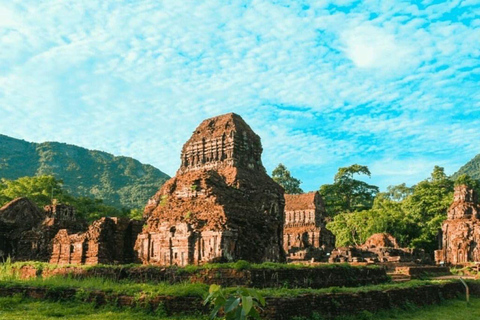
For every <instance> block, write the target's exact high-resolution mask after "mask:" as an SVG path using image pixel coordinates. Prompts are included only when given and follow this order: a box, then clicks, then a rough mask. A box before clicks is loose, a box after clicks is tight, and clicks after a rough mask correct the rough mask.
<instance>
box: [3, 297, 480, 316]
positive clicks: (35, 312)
mask: <svg viewBox="0 0 480 320" xmlns="http://www.w3.org/2000/svg"><path fill="white" fill-rule="evenodd" d="M4 319H28V320H45V319H71V320H153V319H155V320H160V319H182V320H193V319H203V320H206V319H207V317H206V316H201V315H197V316H188V317H170V318H167V317H166V316H165V315H163V314H162V312H161V311H159V312H157V313H156V314H152V313H148V312H146V311H143V310H136V309H118V308H114V307H100V308H96V307H95V306H93V305H92V304H88V303H78V302H46V301H36V300H30V299H23V298H21V297H11V298H0V320H4ZM301 319H304V318H301ZM311 319H312V320H320V319H322V318H321V317H312V318H311ZM339 319H341V320H389V319H397V320H403V319H405V320H406V319H409V320H474V319H475V320H477V319H480V298H473V299H472V300H471V304H470V306H466V303H465V301H464V300H450V301H445V302H444V303H443V304H442V305H440V306H438V305H436V306H427V307H423V308H417V307H414V306H412V307H409V308H407V310H389V311H384V312H381V313H377V314H370V313H367V312H365V313H363V314H361V315H358V316H355V317H343V318H339Z"/></svg>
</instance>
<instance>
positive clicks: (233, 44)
mask: <svg viewBox="0 0 480 320" xmlns="http://www.w3.org/2000/svg"><path fill="white" fill-rule="evenodd" d="M307 2H308V1H307ZM307 2H305V5H304V6H302V4H300V3H291V5H290V6H289V7H287V6H281V5H278V4H275V3H273V2H271V1H267V0H255V1H251V2H250V3H249V4H248V5H247V6H244V5H243V2H241V1H232V2H230V3H228V4H227V3H221V4H220V3H219V2H217V1H204V2H202V3H196V4H194V3H190V2H187V3H185V2H176V1H164V2H160V1H153V0H152V1H149V0H144V1H136V2H130V3H122V2H109V1H100V0H79V1H64V0H56V1H55V0H53V1H48V2H39V1H33V0H31V1H27V0H22V1H6V0H4V1H2V0H0V21H1V22H0V47H1V48H2V50H0V127H1V128H2V130H1V133H4V134H9V135H12V136H16V137H19V138H24V139H27V140H34V141H43V140H60V141H65V142H69V143H75V144H79V145H82V146H85V147H89V148H95V149H101V150H106V151H109V152H112V153H115V154H124V155H128V156H133V157H136V158H138V159H139V160H141V161H143V162H147V163H151V164H154V165H156V166H157V167H159V168H161V169H162V170H164V171H167V172H168V173H170V174H174V173H175V171H176V169H177V167H178V165H179V152H180V149H181V146H182V144H183V143H184V142H185V141H186V140H187V139H188V137H189V135H190V134H191V131H192V130H193V129H194V128H195V126H196V125H198V123H200V121H201V120H202V119H203V118H206V117H210V116H214V115H217V114H221V113H226V112H231V111H234V112H237V113H239V114H241V115H242V116H243V117H244V118H245V119H246V120H247V121H248V122H249V123H250V124H251V125H252V127H253V128H254V129H255V131H257V132H258V133H259V134H260V135H261V136H262V141H263V144H264V149H265V153H264V162H265V164H266V167H267V168H268V169H272V168H273V167H274V166H275V165H276V164H277V163H278V162H280V161H282V162H284V163H285V164H287V166H288V167H289V169H291V170H292V172H293V173H294V174H296V175H298V176H299V177H300V178H301V179H302V180H303V181H304V186H305V189H314V188H317V187H318V185H320V184H321V183H326V182H330V181H331V179H332V177H333V175H334V173H335V171H336V168H338V167H339V166H345V165H349V164H351V163H353V162H359V163H362V164H366V165H370V164H374V165H375V166H379V164H376V163H377V162H376V161H377V160H378V159H386V160H385V161H387V162H388V159H391V158H395V159H396V158H398V159H402V160H399V161H401V162H402V161H405V163H407V164H408V163H412V162H414V161H413V160H412V159H415V158H422V159H427V160H425V161H430V160H432V161H435V160H441V159H444V158H455V159H458V160H457V161H456V163H457V162H459V163H462V162H464V161H467V160H468V159H469V158H470V157H472V156H473V155H474V154H475V153H477V152H478V151H479V150H475V149H476V145H477V143H476V142H477V141H478V138H479V137H478V135H477V134H476V133H475V132H476V130H478V123H476V122H475V121H472V120H471V119H472V118H473V117H475V116H478V106H479V105H480V96H479V94H478V88H477V86H478V79H479V78H478V77H479V76H478V69H479V68H480V66H479V63H478V58H479V56H480V49H479V48H478V46H475V43H477V42H478V41H477V39H479V38H480V28H479V27H478V25H476V24H475V23H474V22H471V23H470V24H469V25H467V24H464V23H462V22H459V21H456V20H455V19H452V20H451V21H450V20H448V19H445V18H443V19H442V20H438V19H437V18H438V17H444V16H445V15H444V14H442V13H448V14H450V15H451V14H452V13H451V11H452V10H453V9H452V6H451V5H445V6H437V7H434V8H429V7H428V6H427V7H426V8H423V7H419V6H415V5H412V4H411V3H410V2H403V1H402V2H395V3H393V2H392V3H387V2H384V1H382V2H381V1H365V2H355V1H344V3H338V2H337V3H333V2H332V3H329V2H326V1H325V2H318V1H317V2H312V3H310V4H308V3H307ZM334 4H335V5H337V6H340V7H342V8H343V9H342V8H334V9H332V8H331V7H332V6H333V5H334ZM462 4H464V2H462ZM470 5H471V6H474V5H476V4H475V3H474V2H473V1H471V3H470ZM474 9H475V8H473V7H466V9H464V10H466V11H473V10H474ZM462 15H465V16H467V15H468V12H463V13H462ZM446 16H448V15H446ZM4 49H5V50H4ZM475 77H476V78H475ZM12 124H15V125H12ZM439 136H440V137H443V138H442V139H439ZM409 153H410V154H409ZM400 155H401V156H402V157H400ZM378 161H380V160H378ZM437 162H441V161H437ZM399 165H401V163H399ZM423 169H424V168H423V167H418V169H417V170H416V171H415V170H413V171H412V173H411V174H409V176H408V177H409V178H408V179H412V180H413V179H415V177H417V178H419V179H420V178H423V177H424V174H423V175H422V174H421V170H423ZM425 170H426V169H425ZM373 171H374V170H372V173H373V174H374V175H375V173H374V172H373ZM384 177H385V178H382V179H384V180H382V181H387V180H388V179H390V180H392V179H401V178H402V177H401V175H398V174H396V173H385V175H384ZM389 177H390V178H389ZM390 180H389V181H390ZM372 181H373V178H372ZM401 182H403V181H402V180H400V181H398V183H401ZM382 183H383V182H382Z"/></svg>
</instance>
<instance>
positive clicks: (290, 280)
mask: <svg viewBox="0 0 480 320" xmlns="http://www.w3.org/2000/svg"><path fill="white" fill-rule="evenodd" d="M18 273H19V274H20V276H21V277H22V278H24V279H27V278H32V277H44V278H48V277H52V276H66V277H76V278H89V277H101V278H106V279H113V280H122V279H128V280H131V281H136V282H147V281H148V282H169V283H172V284H173V283H181V282H185V281H187V282H191V283H205V284H219V285H221V286H223V287H230V286H248V287H255V288H278V287H289V288H326V287H333V286H335V287H343V286H345V287H356V286H362V285H370V284H379V283H385V282H387V281H388V280H389V279H388V277H387V274H386V272H385V269H383V268H365V267H356V268H345V267H342V266H337V267H330V268H304V269H278V270H275V269H249V270H235V269H202V270H198V271H196V272H194V273H187V272H185V271H182V270H179V269H173V268H168V269H165V268H159V267H156V268H155V267H148V268H146V267H128V268H109V267H96V268H92V269H85V268H79V267H65V268H62V267H58V268H54V269H50V268H47V269H44V270H38V269H35V268H34V267H32V266H23V267H22V268H20V269H19V270H18Z"/></svg>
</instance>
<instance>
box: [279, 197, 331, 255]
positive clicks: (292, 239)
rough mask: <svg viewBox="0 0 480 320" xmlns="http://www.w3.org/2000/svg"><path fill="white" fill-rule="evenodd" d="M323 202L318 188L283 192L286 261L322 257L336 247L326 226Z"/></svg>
mask: <svg viewBox="0 0 480 320" xmlns="http://www.w3.org/2000/svg"><path fill="white" fill-rule="evenodd" d="M324 217H325V205H324V203H323V200H322V197H321V196H320V194H319V193H318V192H309V193H304V194H285V224H284V228H283V248H284V250H285V252H286V255H287V259H288V260H289V261H298V260H312V259H314V260H315V261H322V260H324V259H326V258H327V254H328V253H330V252H331V251H332V250H333V248H335V236H334V235H333V234H332V232H330V230H328V229H327V228H326V227H325V220H324Z"/></svg>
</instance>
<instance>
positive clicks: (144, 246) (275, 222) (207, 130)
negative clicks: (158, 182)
mask: <svg viewBox="0 0 480 320" xmlns="http://www.w3.org/2000/svg"><path fill="white" fill-rule="evenodd" d="M261 155H262V145H261V143H260V137H259V136H258V135H257V134H255V133H254V132H253V131H252V129H251V128H250V127H249V126H248V125H247V124H246V123H245V121H244V120H243V119H242V118H241V117H240V116H238V115H237V114H234V113H230V114H225V115H222V116H218V117H214V118H211V119H207V120H204V121H203V122H202V123H201V124H200V125H199V126H198V128H196V129H195V131H194V132H193V135H192V137H191V138H190V139H189V140H188V141H187V142H186V143H185V145H184V146H183V149H182V154H181V166H180V169H179V170H178V172H177V174H176V176H175V177H174V178H172V179H170V180H169V181H167V182H166V183H165V184H164V185H163V186H162V188H161V189H160V190H159V191H158V192H157V194H156V195H155V196H154V197H153V198H152V199H151V200H150V201H149V203H148V205H147V206H146V208H145V213H144V217H145V218H146V219H147V225H146V227H145V228H144V231H143V232H142V233H141V234H140V235H139V236H138V238H137V242H136V245H135V250H137V251H138V254H139V258H140V259H141V260H142V262H143V263H145V264H158V265H180V266H183V265H187V264H201V263H206V262H217V261H233V260H238V259H244V260H248V261H252V262H263V261H283V260H284V259H285V255H284V252H283V246H282V233H283V218H284V216H283V212H284V211H283V210H284V204H285V200H284V192H283V189H282V188H281V187H280V186H279V185H278V184H277V183H275V182H274V181H273V180H272V179H271V178H270V177H269V176H268V175H267V173H266V172H265V168H264V167H263V165H262V161H261Z"/></svg>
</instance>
